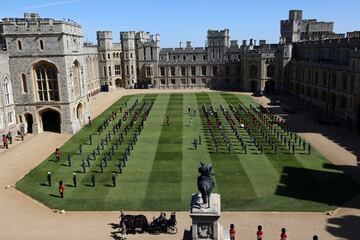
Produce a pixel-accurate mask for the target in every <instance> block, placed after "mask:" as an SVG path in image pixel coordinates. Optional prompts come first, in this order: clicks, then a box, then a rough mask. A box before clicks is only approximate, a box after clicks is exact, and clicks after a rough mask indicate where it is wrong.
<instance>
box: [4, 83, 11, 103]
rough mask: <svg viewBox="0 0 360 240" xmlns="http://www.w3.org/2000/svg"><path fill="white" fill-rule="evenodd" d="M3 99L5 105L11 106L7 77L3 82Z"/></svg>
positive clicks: (9, 84) (9, 86)
mask: <svg viewBox="0 0 360 240" xmlns="http://www.w3.org/2000/svg"><path fill="white" fill-rule="evenodd" d="M4 97H5V105H10V104H12V88H11V82H10V79H9V78H8V77H5V80H4Z"/></svg>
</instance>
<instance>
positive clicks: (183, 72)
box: [181, 67, 185, 76]
mask: <svg viewBox="0 0 360 240" xmlns="http://www.w3.org/2000/svg"><path fill="white" fill-rule="evenodd" d="M181 76H185V67H181Z"/></svg>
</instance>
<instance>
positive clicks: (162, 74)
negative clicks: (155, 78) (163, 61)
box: [160, 67, 165, 76]
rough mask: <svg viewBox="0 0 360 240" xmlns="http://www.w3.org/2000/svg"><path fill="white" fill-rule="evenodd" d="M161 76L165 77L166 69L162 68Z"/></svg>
mask: <svg viewBox="0 0 360 240" xmlns="http://www.w3.org/2000/svg"><path fill="white" fill-rule="evenodd" d="M160 76H165V68H164V67H161V68H160Z"/></svg>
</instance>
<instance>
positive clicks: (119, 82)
mask: <svg viewBox="0 0 360 240" xmlns="http://www.w3.org/2000/svg"><path fill="white" fill-rule="evenodd" d="M115 86H116V87H117V88H121V87H122V88H123V87H125V82H124V81H123V80H122V79H120V78H117V79H116V80H115Z"/></svg>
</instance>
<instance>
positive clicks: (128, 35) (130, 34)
mask: <svg viewBox="0 0 360 240" xmlns="http://www.w3.org/2000/svg"><path fill="white" fill-rule="evenodd" d="M120 37H121V39H122V40H127V39H135V31H128V32H120Z"/></svg>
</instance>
